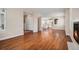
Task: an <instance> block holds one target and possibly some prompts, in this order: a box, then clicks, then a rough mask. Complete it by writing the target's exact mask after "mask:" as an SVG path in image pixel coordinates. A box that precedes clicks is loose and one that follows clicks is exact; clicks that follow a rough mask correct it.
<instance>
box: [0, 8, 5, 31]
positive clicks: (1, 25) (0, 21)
mask: <svg viewBox="0 0 79 59" xmlns="http://www.w3.org/2000/svg"><path fill="white" fill-rule="evenodd" d="M5 26H6V9H3V8H1V9H0V31H3V30H5Z"/></svg>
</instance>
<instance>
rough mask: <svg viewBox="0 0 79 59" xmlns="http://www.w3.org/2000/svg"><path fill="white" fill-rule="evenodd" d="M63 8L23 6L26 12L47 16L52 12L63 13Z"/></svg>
mask: <svg viewBox="0 0 79 59" xmlns="http://www.w3.org/2000/svg"><path fill="white" fill-rule="evenodd" d="M64 10H65V9H64V8H25V9H24V12H26V13H28V12H29V13H38V14H40V15H42V16H48V15H50V14H54V13H64Z"/></svg>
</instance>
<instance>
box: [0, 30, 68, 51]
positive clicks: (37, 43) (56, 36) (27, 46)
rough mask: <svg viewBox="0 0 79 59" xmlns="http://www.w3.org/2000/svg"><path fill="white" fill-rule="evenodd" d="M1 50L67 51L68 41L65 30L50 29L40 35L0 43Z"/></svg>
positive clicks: (30, 34)
mask: <svg viewBox="0 0 79 59" xmlns="http://www.w3.org/2000/svg"><path fill="white" fill-rule="evenodd" d="M0 49H1V50H67V49H68V48H67V39H66V35H65V32H64V31H63V30H51V29H48V30H46V31H43V32H38V33H32V32H30V33H25V35H23V36H19V37H16V38H11V39H7V40H3V41H0Z"/></svg>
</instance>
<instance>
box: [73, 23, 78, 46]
mask: <svg viewBox="0 0 79 59" xmlns="http://www.w3.org/2000/svg"><path fill="white" fill-rule="evenodd" d="M73 25H74V27H73V28H74V33H73V36H74V39H75V40H76V42H77V43H78V44H79V22H74V24H73Z"/></svg>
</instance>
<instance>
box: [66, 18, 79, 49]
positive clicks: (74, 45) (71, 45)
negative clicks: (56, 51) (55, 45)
mask: <svg viewBox="0 0 79 59" xmlns="http://www.w3.org/2000/svg"><path fill="white" fill-rule="evenodd" d="M74 22H79V19H74V20H73V21H71V22H70V24H71V26H70V29H71V31H70V37H71V39H72V41H73V42H72V43H71V42H67V44H68V49H69V50H79V44H78V43H77V42H76V41H75V39H74V37H73V23H74Z"/></svg>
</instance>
